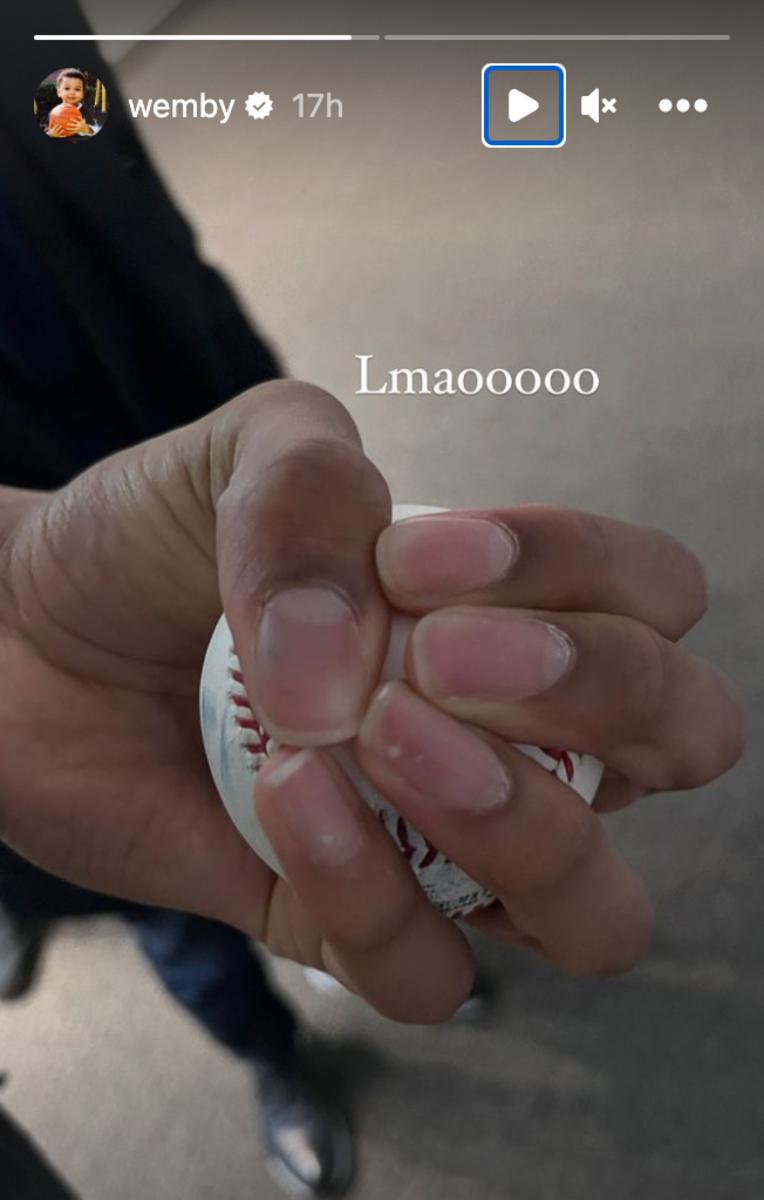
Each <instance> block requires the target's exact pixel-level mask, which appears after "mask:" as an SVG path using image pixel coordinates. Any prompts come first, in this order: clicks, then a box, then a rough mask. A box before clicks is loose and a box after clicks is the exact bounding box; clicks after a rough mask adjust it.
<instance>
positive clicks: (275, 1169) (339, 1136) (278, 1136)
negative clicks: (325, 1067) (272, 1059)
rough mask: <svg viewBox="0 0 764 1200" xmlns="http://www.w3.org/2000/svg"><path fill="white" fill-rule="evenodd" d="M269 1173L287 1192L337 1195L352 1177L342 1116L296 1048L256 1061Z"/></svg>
mask: <svg viewBox="0 0 764 1200" xmlns="http://www.w3.org/2000/svg"><path fill="white" fill-rule="evenodd" d="M255 1068H256V1073H257V1082H258V1092H259V1096H260V1103H261V1106H262V1120H263V1129H264V1133H265V1142H266V1147H267V1155H268V1157H267V1159H266V1166H267V1168H268V1171H269V1174H270V1175H271V1177H272V1178H273V1179H274V1181H275V1182H276V1183H278V1184H279V1185H280V1186H281V1187H283V1188H284V1190H285V1191H287V1192H288V1193H289V1194H290V1195H292V1196H342V1195H344V1194H345V1193H346V1192H347V1190H348V1188H349V1187H350V1184H351V1182H352V1178H353V1141H352V1135H351V1132H350V1126H349V1124H348V1121H347V1118H346V1117H345V1115H344V1114H343V1113H342V1111H341V1109H340V1108H339V1107H338V1105H337V1104H336V1102H333V1101H332V1100H331V1099H330V1098H329V1096H328V1095H327V1093H326V1087H325V1085H323V1086H322V1083H321V1082H320V1081H318V1080H316V1079H314V1078H313V1077H312V1072H310V1071H309V1069H308V1067H307V1065H306V1062H305V1060H304V1057H303V1056H302V1055H301V1054H300V1053H299V1052H298V1051H296V1052H295V1054H294V1056H293V1057H291V1058H289V1059H288V1060H287V1061H279V1062H277V1063H263V1062H258V1063H256V1064H255Z"/></svg>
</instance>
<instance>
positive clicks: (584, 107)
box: [581, 87, 618, 125]
mask: <svg viewBox="0 0 764 1200" xmlns="http://www.w3.org/2000/svg"><path fill="white" fill-rule="evenodd" d="M617 104H618V101H617V99H616V98H615V97H613V99H611V100H605V99H603V100H600V89H599V88H598V87H597V88H595V89H594V91H593V92H589V95H588V96H582V97H581V116H582V117H589V119H590V120H592V121H594V124H595V125H599V123H600V112H603V113H614V112H616V105H617Z"/></svg>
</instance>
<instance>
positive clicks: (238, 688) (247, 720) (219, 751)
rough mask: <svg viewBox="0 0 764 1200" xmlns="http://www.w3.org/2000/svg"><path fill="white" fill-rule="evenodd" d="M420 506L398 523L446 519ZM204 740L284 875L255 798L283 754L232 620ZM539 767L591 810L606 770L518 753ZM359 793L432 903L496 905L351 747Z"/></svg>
mask: <svg viewBox="0 0 764 1200" xmlns="http://www.w3.org/2000/svg"><path fill="white" fill-rule="evenodd" d="M441 511H443V510H442V509H437V508H432V507H423V506H421V505H420V506H417V505H396V507H395V509H394V512H393V520H396V521H400V520H403V519H404V518H406V517H413V516H421V515H423V514H426V513H433V512H441ZM414 624H415V620H414V618H411V617H404V616H401V615H397V616H394V617H393V621H392V624H391V631H390V645H389V650H388V654H387V658H386V661H385V665H384V668H383V671H382V675H381V681H384V680H385V679H391V678H396V677H400V675H401V673H402V665H403V661H404V653H405V645H406V641H407V639H408V637H409V635H410V633H411V629H412V628H413V626H414ZM200 716H201V727H202V737H203V740H204V748H205V751H206V754H207V760H208V762H209V765H210V770H211V772H212V776H213V779H214V781H215V784H216V786H217V789H218V792H219V793H220V797H221V799H222V801H223V804H224V805H225V807H226V809H227V810H228V813H229V815H230V817H231V819H232V820H233V822H234V824H235V825H236V827H237V829H238V830H239V832H240V833H241V835H242V837H244V838H245V840H246V841H247V842H248V843H249V845H250V846H251V847H252V849H253V850H254V851H255V853H256V854H257V855H259V857H260V858H262V859H263V860H264V861H265V862H266V863H267V864H268V866H269V867H271V869H272V870H274V871H275V872H277V873H278V874H279V875H283V871H282V870H281V866H280V864H279V861H278V859H277V857H276V855H275V854H274V851H273V849H272V847H271V845H270V843H269V841H268V839H267V838H266V836H265V834H264V832H263V830H262V827H261V826H260V823H259V821H258V819H257V813H256V809H255V803H254V796H255V789H256V786H257V771H258V768H259V766H260V764H261V763H262V762H263V761H264V759H265V758H266V757H267V756H268V755H269V754H271V753H273V752H274V750H276V749H277V748H278V747H277V745H276V743H275V742H274V740H273V739H272V738H271V737H270V736H269V734H268V731H267V730H266V729H264V728H263V727H262V726H261V725H260V724H259V722H258V721H257V720H256V719H255V716H254V713H253V711H252V708H251V707H250V704H249V699H248V697H247V692H246V688H245V685H244V677H243V675H242V673H241V668H240V664H239V661H238V659H237V657H236V651H235V648H234V645H233V639H232V637H231V631H230V629H229V627H228V623H227V621H226V619H225V617H221V618H220V620H219V622H218V624H217V626H216V628H215V631H214V633H213V635H212V639H211V641H210V644H209V647H208V649H207V654H206V656H205V660H204V666H203V668H202V678H201V688H200ZM518 749H519V750H521V751H522V752H523V753H524V754H527V755H528V756H529V757H530V758H532V759H533V760H534V761H535V762H537V763H539V765H540V766H542V767H544V768H545V769H546V770H548V771H550V772H552V773H553V774H555V775H556V776H557V777H558V779H561V780H562V781H563V782H564V783H566V784H568V786H570V787H571V788H573V789H574V791H576V792H578V794H579V795H580V796H582V797H583V798H584V800H586V802H587V803H588V804H591V803H592V801H593V800H594V797H595V794H596V791H597V788H598V786H599V783H600V779H601V777H602V770H603V768H602V764H601V763H600V762H598V761H597V759H595V758H592V757H591V756H590V755H581V754H576V753H573V752H572V751H566V750H554V749H547V748H545V749H540V748H539V747H536V746H524V745H521V746H518ZM332 753H333V754H334V756H335V758H336V759H337V761H338V762H339V763H340V765H341V766H342V768H343V770H344V771H345V773H346V774H347V775H348V776H349V778H350V779H351V780H352V782H353V783H354V784H355V786H356V788H357V789H358V792H359V793H360V795H361V796H362V797H363V799H364V800H365V801H366V803H367V804H369V805H370V807H371V808H372V809H374V811H375V812H376V813H377V815H378V816H379V818H380V821H381V822H382V824H383V825H384V827H385V829H386V830H387V832H388V833H389V835H390V836H391V837H392V838H393V840H394V841H395V842H396V844H397V845H398V847H399V848H400V851H401V853H402V854H404V855H405V856H406V859H407V861H408V863H409V866H410V867H411V869H412V870H413V871H414V873H415V875H416V876H417V879H418V881H419V884H420V886H421V887H422V888H423V890H424V892H425V894H426V895H427V897H428V899H429V900H430V901H431V902H432V903H433V904H434V905H436V907H438V908H439V909H440V910H441V912H443V913H444V914H445V915H446V916H448V917H451V918H457V917H462V916H467V914H468V913H471V912H474V911H475V910H477V909H480V908H484V907H486V906H487V905H489V904H490V903H491V902H492V900H493V896H492V895H491V893H490V892H488V891H487V890H486V889H485V888H483V887H481V885H480V884H478V883H476V882H475V881H474V880H472V879H470V878H469V876H467V875H466V874H465V872H464V871H462V870H461V869H460V868H459V867H458V866H457V865H456V864H455V863H453V862H451V861H450V860H449V859H447V858H445V856H444V855H442V854H441V853H440V852H439V851H438V849H437V847H436V846H431V845H430V844H429V843H428V842H427V841H426V840H425V839H424V838H423V837H422V836H421V834H419V833H418V832H417V830H416V829H414V828H413V827H412V826H411V825H410V824H409V822H408V821H406V820H405V818H403V817H401V816H400V815H399V814H398V813H397V812H396V811H395V809H393V808H392V807H391V805H389V804H388V803H387V802H386V801H385V800H384V799H383V797H382V796H380V795H379V793H378V792H377V791H376V790H375V788H374V787H372V785H371V784H370V783H369V781H368V779H367V778H366V777H365V776H364V774H363V772H362V771H361V769H360V767H359V765H358V763H357V761H356V759H355V756H354V754H353V751H352V748H351V747H350V745H349V743H346V744H344V745H340V746H336V747H334V748H333V749H332Z"/></svg>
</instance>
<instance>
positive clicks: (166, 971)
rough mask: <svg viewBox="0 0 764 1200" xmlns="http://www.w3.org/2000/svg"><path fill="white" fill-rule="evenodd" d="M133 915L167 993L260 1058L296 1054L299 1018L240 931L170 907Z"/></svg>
mask: <svg viewBox="0 0 764 1200" xmlns="http://www.w3.org/2000/svg"><path fill="white" fill-rule="evenodd" d="M128 919H129V921H130V924H131V925H132V926H133V927H134V928H135V930H136V932H137V934H138V938H139V941H140V944H141V947H142V948H143V951H144V953H145V954H146V957H147V958H148V959H149V962H150V963H151V964H152V966H153V967H154V969H155V971H156V972H157V974H158V975H159V977H160V979H161V980H162V983H163V984H164V986H165V987H166V988H167V991H168V992H169V993H170V995H171V996H173V997H174V998H175V999H176V1000H177V1001H178V1003H179V1004H182V1005H183V1007H184V1008H185V1009H187V1011H188V1012H190V1013H191V1014H192V1016H194V1017H195V1018H196V1019H197V1020H198V1021H199V1022H200V1023H201V1024H202V1025H204V1027H205V1029H206V1030H207V1031H208V1032H209V1033H210V1034H211V1035H212V1036H213V1037H214V1038H215V1039H216V1040H217V1041H218V1042H222V1044H223V1045H224V1046H226V1047H227V1048H228V1049H229V1050H231V1051H233V1053H234V1054H236V1055H238V1056H239V1057H240V1058H249V1059H253V1060H256V1061H258V1062H260V1061H274V1060H282V1059H284V1058H288V1057H289V1056H290V1055H291V1052H292V1048H293V1043H294V1036H295V1033H296V1030H297V1021H296V1019H295V1017H294V1015H293V1013H292V1011H291V1010H290V1008H289V1007H288V1006H287V1004H286V1003H285V1001H284V1000H282V999H281V998H280V997H279V996H278V995H277V994H276V993H275V991H274V990H273V989H272V988H271V986H270V983H269V981H268V978H267V975H266V973H265V969H264V967H263V965H262V963H261V960H260V957H259V955H258V954H257V952H256V951H255V949H254V947H253V946H252V945H251V943H250V941H249V939H248V938H246V937H245V936H244V934H243V933H239V931H238V930H236V929H231V928H230V927H229V926H227V925H221V924H220V923H219V922H218V921H210V920H207V919H206V918H204V917H196V916H191V915H189V914H187V913H179V912H170V911H168V910H166V909H146V910H143V911H140V912H135V913H130V914H128Z"/></svg>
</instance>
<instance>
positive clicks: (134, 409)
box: [0, 0, 280, 487]
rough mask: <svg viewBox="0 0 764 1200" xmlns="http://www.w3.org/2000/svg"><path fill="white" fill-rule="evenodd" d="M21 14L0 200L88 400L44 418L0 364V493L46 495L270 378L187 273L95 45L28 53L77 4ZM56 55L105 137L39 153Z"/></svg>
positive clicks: (75, 14)
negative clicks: (40, 91) (78, 351)
mask: <svg viewBox="0 0 764 1200" xmlns="http://www.w3.org/2000/svg"><path fill="white" fill-rule="evenodd" d="M25 9H26V12H25V13H21V14H14V15H12V16H6V17H4V25H5V29H4V32H5V33H6V34H8V36H9V42H8V43H7V48H9V51H10V52H9V53H7V54H5V55H4V62H5V67H4V70H6V71H7V72H9V73H10V82H11V86H10V89H9V92H8V95H10V96H12V97H13V100H12V102H10V101H8V100H7V99H6V101H5V102H4V103H3V104H2V105H0V161H2V164H3V179H2V186H3V188H4V190H5V191H6V192H7V193H9V194H10V196H11V197H12V199H13V201H14V206H15V208H16V210H17V211H18V213H19V214H21V219H22V220H23V224H24V231H25V236H26V238H27V240H28V241H29V242H30V244H32V245H33V247H34V250H35V252H36V254H38V255H39V257H40V259H41V260H42V261H43V262H44V264H45V268H46V270H47V271H49V272H50V273H51V274H52V276H54V278H55V281H56V287H57V288H58V290H59V294H60V298H61V304H62V310H63V314H64V315H65V319H71V320H72V321H75V322H76V323H77V327H78V337H81V340H82V342H83V346H84V350H83V354H84V356H85V359H86V361H85V363H84V368H85V370H86V372H87V376H88V379H89V380H91V381H92V386H90V387H88V388H87V389H82V390H83V391H84V392H85V393H86V394H85V395H84V397H83V395H80V396H79V397H74V398H72V399H71V403H67V398H66V397H61V396H59V397H55V400H53V398H51V403H50V404H47V405H46V403H45V397H40V396H38V397H33V398H30V397H29V396H28V395H25V394H24V386H23V379H19V378H17V377H16V375H15V374H14V372H13V370H12V369H10V367H9V364H8V363H5V364H4V363H1V362H0V483H13V484H17V485H20V486H30V487H50V486H56V485H58V484H59V483H61V482H62V481H64V480H65V479H67V478H69V477H70V476H71V475H72V474H75V473H76V472H77V471H79V470H80V469H82V467H84V466H85V465H86V464H87V463H88V462H90V461H92V460H93V459H94V458H98V457H101V456H102V455H104V454H107V453H109V452H110V451H112V450H114V449H116V448H118V447H120V446H124V445H127V444H130V443H133V442H136V441H140V440H142V439H143V438H145V437H148V436H151V435H153V434H155V433H158V432H161V431H163V430H165V429H168V428H171V427H173V426H176V425H180V424H184V423H186V422H188V421H191V420H193V419H195V418H196V417H198V416H199V415H201V414H202V413H204V412H207V411H209V409H210V408H213V407H215V406H216V405H218V404H220V403H222V402H223V401H225V400H226V399H228V398H230V397H231V396H233V395H236V394H237V393H238V392H240V391H242V390H244V389H245V388H246V387H249V386H251V385H254V384H256V383H261V382H263V381H264V380H266V379H271V378H273V377H274V376H276V375H278V374H279V373H280V371H279V366H278V363H277V361H276V359H275V357H274V355H273V353H272V352H271V350H270V349H269V347H268V346H267V345H266V344H265V343H264V342H263V341H262V340H261V339H260V338H259V337H258V336H257V334H256V333H255V332H254V330H253V328H252V326H251V325H250V323H249V321H248V320H247V318H246V317H245V315H244V313H243V312H242V310H241V308H240V306H239V304H238V303H237V300H236V298H235V297H234V295H233V293H232V291H231V289H230V287H229V286H228V284H227V283H226V282H225V281H224V279H223V278H222V277H221V275H220V274H219V273H218V272H217V271H215V270H213V269H212V268H210V267H209V266H208V265H206V264H205V263H204V262H202V260H201V259H200V258H199V256H198V253H197V250H196V246H195V243H194V238H193V234H192V231H191V229H190V228H189V226H188V224H187V222H186V221H185V220H184V218H183V217H182V216H181V214H180V213H179V212H178V210H177V208H176V207H175V205H174V204H173V202H172V200H171V199H170V197H169V195H168V193H167V191H166V189H165V188H164V186H163V184H162V182H161V180H160V178H159V176H158V175H157V173H156V171H155V170H154V168H153V166H152V164H151V162H150V161H149V159H148V157H147V155H146V153H145V151H144V149H143V147H142V145H141V143H140V141H139V139H138V137H137V134H136V132H135V128H134V122H133V121H132V119H131V118H130V116H129V114H128V113H127V111H126V108H125V105H124V104H123V102H122V99H121V97H120V95H119V89H118V86H117V83H116V80H115V78H114V76H113V74H112V72H111V70H110V68H109V67H108V66H107V64H106V63H105V62H104V61H103V59H102V58H100V56H99V55H98V53H97V51H96V49H95V45H94V44H93V43H82V44H80V43H74V44H73V45H71V46H67V47H66V48H65V50H62V47H61V46H60V45H57V44H54V43H45V42H39V43H36V42H34V40H33V34H34V33H35V32H40V31H45V32H59V31H60V32H65V31H66V32H76V31H77V30H79V29H85V28H86V25H85V22H84V19H83V17H82V14H81V13H80V11H79V9H78V8H77V6H76V4H75V3H73V0H55V3H54V2H52V0H39V2H37V3H35V5H33V6H32V5H28V6H25ZM31 10H34V11H33V12H32V11H31ZM9 25H10V29H9V28H8V26H9ZM62 54H63V55H64V57H66V58H67V61H68V59H69V57H70V56H72V55H73V56H74V59H75V62H74V63H73V64H72V65H77V66H79V67H80V68H82V69H85V70H87V71H90V72H92V73H93V74H95V75H97V76H98V77H99V78H100V79H101V80H102V81H103V83H104V84H105V85H106V87H107V89H108V95H109V100H110V104H109V116H108V121H107V123H106V125H105V128H104V129H103V130H102V131H101V132H100V133H99V134H98V135H97V136H96V137H94V138H91V139H87V144H81V145H78V146H74V147H69V146H62V145H60V144H58V143H56V142H55V141H53V140H51V139H49V138H47V137H45V136H44V134H42V133H41V132H40V130H39V128H38V127H37V124H36V122H35V120H34V117H33V115H32V97H33V95H34V93H35V91H36V89H37V87H38V85H39V83H40V82H41V80H42V79H43V78H44V77H45V76H46V75H47V74H48V73H49V72H50V71H51V70H55V69H56V68H57V67H59V66H61V65H64V64H63V62H59V61H58V60H59V59H60V58H61V56H62ZM1 271H2V264H0V274H1ZM62 319H63V316H62ZM40 352H41V353H44V352H45V351H44V347H41V348H40Z"/></svg>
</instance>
